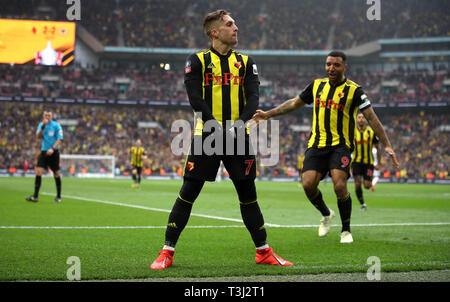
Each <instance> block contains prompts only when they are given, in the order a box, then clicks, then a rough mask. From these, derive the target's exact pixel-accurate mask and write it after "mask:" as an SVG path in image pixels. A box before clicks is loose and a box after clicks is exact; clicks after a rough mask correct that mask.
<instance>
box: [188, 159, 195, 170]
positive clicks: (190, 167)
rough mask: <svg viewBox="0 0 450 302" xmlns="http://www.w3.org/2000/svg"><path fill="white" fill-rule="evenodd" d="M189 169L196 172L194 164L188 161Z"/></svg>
mask: <svg viewBox="0 0 450 302" xmlns="http://www.w3.org/2000/svg"><path fill="white" fill-rule="evenodd" d="M187 169H188V171H192V170H194V162H192V161H188V162H187Z"/></svg>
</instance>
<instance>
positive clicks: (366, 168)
mask: <svg viewBox="0 0 450 302" xmlns="http://www.w3.org/2000/svg"><path fill="white" fill-rule="evenodd" d="M352 174H353V176H357V175H360V176H362V177H363V179H364V180H368V181H372V176H373V165H370V164H362V163H353V164H352Z"/></svg>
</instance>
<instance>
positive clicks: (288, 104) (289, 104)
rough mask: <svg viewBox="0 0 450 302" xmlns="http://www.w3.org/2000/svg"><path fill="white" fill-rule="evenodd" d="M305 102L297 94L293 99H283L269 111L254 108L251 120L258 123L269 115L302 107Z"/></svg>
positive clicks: (277, 114)
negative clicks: (283, 100) (254, 111)
mask: <svg viewBox="0 0 450 302" xmlns="http://www.w3.org/2000/svg"><path fill="white" fill-rule="evenodd" d="M305 104H306V103H305V102H304V101H303V100H302V99H301V98H300V97H299V96H297V97H295V98H293V99H289V100H287V101H285V102H284V103H283V104H281V105H279V106H277V107H275V108H273V109H271V110H269V111H262V110H256V113H255V114H254V115H253V118H252V120H253V121H255V122H256V123H259V121H260V120H268V119H269V118H271V117H275V116H279V115H283V114H286V113H289V112H291V111H294V110H296V109H298V108H300V107H302V106H303V105H305Z"/></svg>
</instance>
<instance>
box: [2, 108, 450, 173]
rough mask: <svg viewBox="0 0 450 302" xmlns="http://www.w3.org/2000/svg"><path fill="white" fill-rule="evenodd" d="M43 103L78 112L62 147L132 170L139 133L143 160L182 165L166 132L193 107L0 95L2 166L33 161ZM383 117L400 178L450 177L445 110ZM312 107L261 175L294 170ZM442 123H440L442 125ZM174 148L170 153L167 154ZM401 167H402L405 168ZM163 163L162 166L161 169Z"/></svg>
mask: <svg viewBox="0 0 450 302" xmlns="http://www.w3.org/2000/svg"><path fill="white" fill-rule="evenodd" d="M44 108H49V109H52V110H53V111H54V112H55V117H56V118H57V119H58V120H60V122H61V120H75V121H76V125H74V124H70V125H64V123H63V129H64V134H65V138H64V143H63V147H62V150H63V151H62V153H64V154H90V155H93V154H96V155H114V156H115V157H116V167H118V169H119V171H120V173H119V174H123V173H124V172H127V171H128V172H129V169H130V166H129V158H128V148H129V147H130V146H131V144H132V143H133V141H134V139H135V138H137V137H139V138H141V139H142V141H143V144H144V146H145V147H146V149H147V150H148V152H149V155H150V156H149V161H148V162H147V164H146V168H149V169H150V170H151V173H152V174H153V175H160V174H165V175H172V174H173V175H177V172H179V169H180V168H182V167H183V166H184V156H176V155H173V154H172V152H171V150H170V147H171V141H172V139H173V137H174V136H175V135H176V134H177V133H172V132H171V125H172V123H173V122H174V121H175V120H178V119H184V120H189V121H192V117H193V114H192V111H190V110H179V109H178V110H174V109H172V110H170V109H153V108H145V109H144V108H143V107H139V106H129V107H127V108H126V110H123V106H104V105H101V106H98V105H83V106H81V105H72V104H45V105H44V104H42V103H41V104H35V103H31V104H30V103H25V102H6V101H2V102H0V110H1V112H3V116H4V118H3V120H2V121H1V127H0V168H1V169H6V170H9V169H10V168H15V169H23V166H24V164H25V165H27V166H29V169H31V168H32V167H33V164H34V163H35V156H36V155H37V154H38V150H39V144H38V141H37V140H36V138H35V135H34V132H35V128H36V125H37V124H38V122H39V120H40V119H41V114H42V111H43V109H44ZM380 116H381V120H382V122H383V123H384V124H385V126H386V128H387V129H388V132H389V133H388V134H389V136H390V137H391V140H392V141H393V142H395V146H396V149H397V155H398V158H399V159H400V161H401V162H402V163H403V164H402V169H401V170H400V171H398V172H401V173H402V174H401V177H402V178H427V177H428V176H429V174H430V175H432V176H433V178H445V179H448V178H449V177H450V176H449V175H448V169H449V166H448V164H449V163H450V155H449V152H448V145H449V142H450V133H449V132H448V129H447V128H448V127H449V126H448V125H450V124H449V120H448V115H447V114H443V113H438V114H425V113H424V112H423V111H422V112H421V113H419V115H416V114H412V113H402V114H381V115H380ZM310 118H311V117H310V115H308V114H307V113H303V114H300V115H299V114H296V115H294V114H291V115H289V116H288V117H287V118H285V119H281V120H280V143H279V145H280V160H279V163H278V164H277V165H276V166H275V167H260V176H268V177H286V176H288V177H294V176H295V175H296V164H297V162H296V160H297V155H298V153H299V152H301V150H304V149H305V146H306V143H307V139H308V135H309V133H308V132H307V131H306V132H305V131H303V132H296V131H294V127H293V126H295V125H304V126H310ZM139 122H156V123H158V126H157V127H155V128H139V127H138V123H139ZM443 125H444V126H445V125H446V127H447V128H445V127H442V126H443ZM167 154H171V156H167ZM382 164H383V166H384V168H383V170H382V173H383V174H384V173H387V175H389V176H388V178H390V177H397V176H398V177H400V175H397V176H396V172H397V171H394V170H392V169H391V167H390V165H389V164H388V162H386V161H383V163H382ZM402 170H404V171H402ZM162 171H163V172H162Z"/></svg>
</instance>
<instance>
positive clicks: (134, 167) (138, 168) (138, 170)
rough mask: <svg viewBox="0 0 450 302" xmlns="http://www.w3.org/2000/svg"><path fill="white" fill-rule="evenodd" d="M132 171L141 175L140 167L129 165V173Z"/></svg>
mask: <svg viewBox="0 0 450 302" xmlns="http://www.w3.org/2000/svg"><path fill="white" fill-rule="evenodd" d="M134 169H136V172H137V174H142V167H138V166H135V165H131V171H133V170H134Z"/></svg>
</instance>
